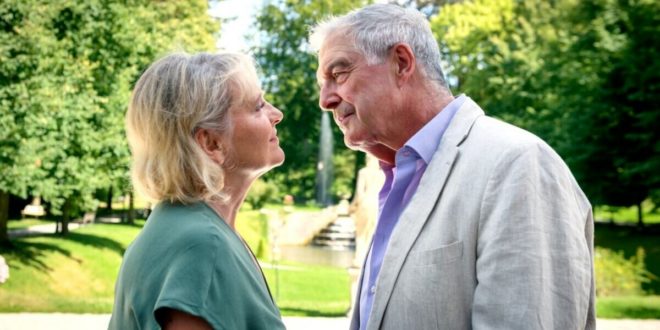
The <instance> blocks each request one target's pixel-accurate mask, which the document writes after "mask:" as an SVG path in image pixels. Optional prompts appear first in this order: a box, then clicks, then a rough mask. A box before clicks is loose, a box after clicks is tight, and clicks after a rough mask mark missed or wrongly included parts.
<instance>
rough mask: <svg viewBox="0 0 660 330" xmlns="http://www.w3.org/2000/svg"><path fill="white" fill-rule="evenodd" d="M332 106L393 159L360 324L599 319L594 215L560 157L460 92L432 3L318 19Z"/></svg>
mask: <svg viewBox="0 0 660 330" xmlns="http://www.w3.org/2000/svg"><path fill="white" fill-rule="evenodd" d="M310 42H311V44H312V45H313V47H315V48H316V49H317V50H318V60H319V68H318V72H317V75H318V81H319V85H320V88H321V91H320V106H321V107H322V108H323V109H325V110H327V111H332V113H333V115H334V119H335V121H336V123H337V125H338V126H339V127H340V128H341V130H342V132H343V133H344V140H345V143H346V145H347V146H348V147H349V148H353V149H357V150H362V151H364V152H367V153H370V154H372V155H374V156H376V157H377V158H378V159H379V160H380V166H381V169H382V170H383V172H384V173H385V177H386V180H385V184H384V186H383V188H382V190H381V192H380V195H379V198H380V205H379V206H380V209H379V210H380V212H379V218H378V223H377V225H376V229H375V233H374V235H373V238H372V243H371V246H370V249H369V252H368V254H367V257H366V260H365V263H364V266H363V271H362V275H361V277H360V288H359V290H358V296H357V298H356V301H357V303H356V307H355V310H354V312H353V319H352V322H351V329H471V328H475V329H591V328H594V327H595V315H594V276H593V218H592V211H591V206H590V204H589V201H588V200H587V198H586V197H585V196H584V194H583V193H582V191H581V190H580V187H579V186H578V184H577V183H576V181H575V179H574V178H573V176H572V174H571V172H570V170H569V169H568V168H567V166H566V165H565V164H564V162H563V161H562V160H561V158H560V157H559V156H558V155H557V154H556V153H555V152H554V151H553V150H552V149H551V148H550V147H549V146H548V145H547V144H546V143H544V142H543V141H542V140H540V139H539V138H538V137H536V136H534V135H533V134H531V133H529V132H526V131H524V130H522V129H519V128H516V127H514V126H511V125H509V124H506V123H503V122H500V121H498V120H496V119H493V118H490V117H487V116H485V115H484V112H483V110H481V108H480V107H479V106H478V105H477V104H476V103H475V102H474V101H473V100H471V99H470V98H469V97H467V96H465V95H460V96H458V97H454V96H453V95H452V93H451V91H450V90H449V88H448V86H447V83H446V82H445V79H444V75H443V73H442V69H441V66H440V52H439V50H438V46H437V43H436V41H435V39H434V37H433V35H432V33H431V30H430V28H429V25H428V22H427V21H426V19H425V17H424V16H423V15H422V14H421V13H419V12H417V11H415V10H411V9H404V8H401V7H399V6H396V5H383V4H379V5H371V6H368V7H365V8H362V9H360V10H357V11H353V12H351V13H349V14H347V15H345V16H342V17H336V18H331V19H330V20H328V21H325V22H321V23H319V24H318V25H317V26H316V27H314V29H313V30H312V34H311V36H310Z"/></svg>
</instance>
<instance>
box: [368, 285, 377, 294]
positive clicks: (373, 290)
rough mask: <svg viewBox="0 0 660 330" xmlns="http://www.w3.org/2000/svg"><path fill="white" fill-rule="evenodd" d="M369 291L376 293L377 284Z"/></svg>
mask: <svg viewBox="0 0 660 330" xmlns="http://www.w3.org/2000/svg"><path fill="white" fill-rule="evenodd" d="M369 293H371V294H376V286H375V285H373V286H372V287H371V289H369Z"/></svg>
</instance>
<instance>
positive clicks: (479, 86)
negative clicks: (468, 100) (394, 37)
mask: <svg viewBox="0 0 660 330" xmlns="http://www.w3.org/2000/svg"><path fill="white" fill-rule="evenodd" d="M659 20H660V4H658V2H657V1H645V0H618V1H617V0H597V1H587V2H584V1H575V0H559V1H542V0H533V1H514V0H474V1H464V2H460V3H455V4H451V5H446V6H444V7H442V8H441V9H440V12H439V14H438V15H437V16H435V17H433V18H432V19H431V24H432V29H433V31H434V33H435V34H436V37H437V39H438V41H439V43H440V45H441V49H442V50H443V56H444V58H443V59H444V60H445V62H446V64H447V66H448V69H449V70H448V71H449V75H450V77H451V78H452V79H450V81H453V82H454V87H455V89H456V90H457V91H459V92H465V93H466V94H468V95H470V96H472V97H473V98H475V99H476V100H477V102H479V103H480V104H481V105H482V106H483V107H484V109H485V110H486V111H487V112H488V113H490V114H491V115H494V116H497V117H500V118H502V119H504V120H506V121H509V122H512V123H515V124H517V125H519V126H522V127H525V128H527V129H529V130H531V131H533V132H535V133H536V134H538V135H540V136H541V137H543V138H544V139H546V140H547V141H548V142H549V143H550V144H551V145H553V146H554V147H555V148H556V149H557V150H558V151H559V153H560V154H562V156H563V157H564V158H565V159H566V161H567V163H568V164H569V166H570V167H571V169H572V170H573V172H574V174H575V175H576V177H577V179H578V181H579V182H580V184H581V186H582V188H583V189H584V190H585V192H586V193H587V195H588V196H589V198H590V199H591V200H592V202H594V203H595V204H608V205H620V206H629V205H637V204H639V203H641V201H642V200H644V199H645V198H648V197H649V195H651V196H653V195H655V196H657V194H658V191H659V188H660V186H659V183H658V181H659V177H660V171H658V169H659V168H660V161H659V158H658V157H659V155H660V144H659V143H658V141H660V139H659V138H658V129H657V122H658V119H659V118H658V114H659V113H660V108H659V104H658V97H659V95H660V94H659V93H658V78H659V76H660V70H659V68H658V66H659V64H658V61H657V58H658V46H660V43H659V40H658V38H660V21H659Z"/></svg>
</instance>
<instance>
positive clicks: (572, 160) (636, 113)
mask: <svg viewBox="0 0 660 330" xmlns="http://www.w3.org/2000/svg"><path fill="white" fill-rule="evenodd" d="M571 13H572V14H571V15H569V16H568V19H567V22H568V24H570V25H571V26H572V29H573V30H572V31H573V34H572V37H573V40H574V42H573V44H572V46H571V48H570V51H569V52H568V53H567V55H566V57H565V58H566V62H567V65H566V66H568V63H569V62H577V63H579V64H580V65H579V67H576V68H575V71H574V72H573V73H572V74H570V75H566V82H567V84H566V86H567V87H569V88H570V90H571V91H572V92H573V93H574V94H572V95H569V94H567V97H566V98H564V99H563V100H562V103H561V104H562V105H564V106H566V107H570V108H571V109H573V112H572V116H570V117H567V118H566V122H567V127H568V131H570V132H571V134H572V138H571V139H570V140H569V141H571V143H566V144H565V145H564V146H563V148H562V151H564V153H565V154H566V155H567V161H568V162H569V164H571V165H573V168H574V171H575V172H576V176H577V177H578V178H579V179H580V180H581V182H582V183H583V185H584V186H585V187H584V188H585V191H587V193H588V194H589V196H590V198H591V199H592V201H593V202H594V203H595V204H606V205H612V206H631V205H637V206H638V208H639V213H638V214H639V217H638V219H639V224H640V226H641V225H643V221H642V213H641V203H642V201H643V200H645V199H646V198H648V197H649V196H656V198H657V196H658V190H659V189H660V178H659V176H660V173H659V171H658V169H660V144H659V143H658V141H660V136H659V132H658V129H657V123H658V120H660V102H659V100H660V94H659V93H658V91H659V90H660V64H658V61H657V57H658V49H659V46H660V4H659V3H657V2H656V1H623V0H621V1H605V0H599V1H591V2H579V3H578V4H577V5H576V6H575V8H574V10H573V11H571ZM657 202H658V201H657V200H656V203H657Z"/></svg>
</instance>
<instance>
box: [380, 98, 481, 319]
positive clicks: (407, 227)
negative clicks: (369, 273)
mask: <svg viewBox="0 0 660 330" xmlns="http://www.w3.org/2000/svg"><path fill="white" fill-rule="evenodd" d="M483 114H484V113H483V111H482V110H481V109H480V108H479V106H477V104H476V103H474V101H472V100H471V99H470V98H468V99H467V100H465V103H464V104H463V105H462V106H461V108H460V109H459V110H458V111H457V112H456V114H455V115H454V118H453V119H452V121H451V123H450V124H449V127H447V130H446V131H445V133H444V134H443V137H442V141H441V142H440V145H439V146H438V150H437V151H436V152H435V155H434V156H433V158H432V159H431V163H430V164H429V166H428V167H427V168H426V171H425V172H424V174H423V175H422V178H421V180H420V182H419V186H418V187H417V191H416V192H415V194H414V195H413V197H412V199H411V200H410V202H409V203H408V206H407V207H406V209H405V210H404V211H403V213H402V214H401V218H400V219H399V221H398V222H397V225H396V227H395V228H394V231H393V232H392V236H391V237H390V242H389V243H388V246H387V251H385V256H384V257H383V264H382V266H381V272H380V274H379V275H378V280H377V282H376V296H375V298H374V301H373V306H372V307H371V314H370V316H369V322H368V329H379V328H380V325H381V322H382V321H383V314H384V312H385V308H386V307H387V303H388V302H389V299H390V296H391V295H392V290H393V289H394V284H395V283H396V280H397V277H398V276H399V273H400V271H401V267H402V266H403V263H404V261H405V259H406V257H407V256H408V252H409V251H410V249H411V248H412V246H413V244H414V243H415V241H416V240H417V237H418V236H419V234H420V232H421V230H422V228H423V227H424V224H425V223H426V221H427V220H428V217H429V214H430V213H431V211H432V210H433V208H434V207H435V205H436V204H437V201H438V199H439V198H440V195H441V192H442V189H443V187H444V185H445V182H447V178H448V177H449V175H450V173H451V169H452V167H453V165H454V162H455V161H456V159H457V156H458V154H459V146H460V144H461V143H462V142H463V141H464V140H465V138H466V137H467V136H468V134H469V132H470V128H472V125H473V124H474V122H475V121H476V119H477V118H478V117H480V116H483Z"/></svg>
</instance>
